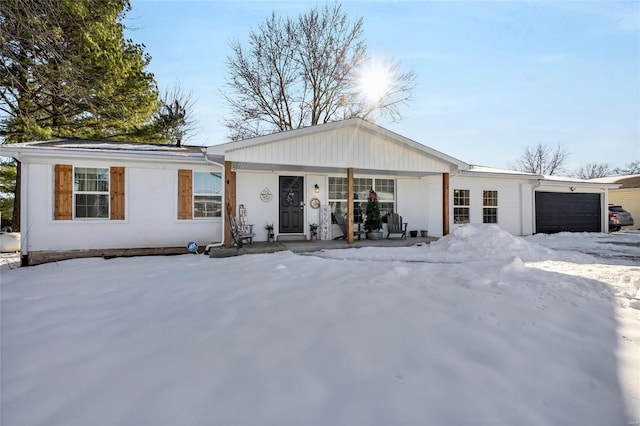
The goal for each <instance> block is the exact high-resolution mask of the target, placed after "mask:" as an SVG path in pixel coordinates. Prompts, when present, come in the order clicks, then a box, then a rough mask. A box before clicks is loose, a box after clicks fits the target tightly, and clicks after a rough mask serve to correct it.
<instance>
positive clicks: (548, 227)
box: [536, 192, 601, 234]
mask: <svg viewBox="0 0 640 426" xmlns="http://www.w3.org/2000/svg"><path fill="white" fill-rule="evenodd" d="M600 212H601V209H600V194H574V193H562V192H536V232H543V233H547V234H550V233H553V232H562V231H568V232H601V226H600V225H601V220H600Z"/></svg>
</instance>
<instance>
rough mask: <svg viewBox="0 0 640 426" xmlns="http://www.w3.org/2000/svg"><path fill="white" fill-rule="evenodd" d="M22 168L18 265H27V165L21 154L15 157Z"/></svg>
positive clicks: (28, 226)
mask: <svg viewBox="0 0 640 426" xmlns="http://www.w3.org/2000/svg"><path fill="white" fill-rule="evenodd" d="M15 159H16V160H17V161H19V162H20V167H21V168H22V170H21V173H20V266H29V228H30V225H29V205H28V204H27V199H28V196H29V177H28V176H29V165H28V164H27V163H25V162H24V161H22V155H20V153H18V155H17V157H15Z"/></svg>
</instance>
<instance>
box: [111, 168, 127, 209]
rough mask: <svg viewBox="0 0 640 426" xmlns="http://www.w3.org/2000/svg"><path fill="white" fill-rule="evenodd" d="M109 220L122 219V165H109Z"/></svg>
mask: <svg viewBox="0 0 640 426" xmlns="http://www.w3.org/2000/svg"><path fill="white" fill-rule="evenodd" d="M109 179H110V180H111V182H110V186H111V190H110V194H109V198H110V200H111V220H124V167H111V169H110V176H109Z"/></svg>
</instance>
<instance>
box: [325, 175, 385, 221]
mask: <svg viewBox="0 0 640 426" xmlns="http://www.w3.org/2000/svg"><path fill="white" fill-rule="evenodd" d="M395 187H396V181H395V180H394V179H378V178H354V179H353V221H354V222H356V223H358V222H364V218H363V217H362V215H363V213H364V212H365V211H366V204H367V200H368V198H369V191H370V190H371V189H373V190H374V191H376V193H377V194H378V202H379V204H380V214H381V215H382V216H384V215H386V214H387V213H390V212H393V211H394V206H395ZM329 205H330V206H331V213H332V214H333V215H338V214H339V215H345V214H346V213H347V178H345V177H329ZM334 223H335V220H334Z"/></svg>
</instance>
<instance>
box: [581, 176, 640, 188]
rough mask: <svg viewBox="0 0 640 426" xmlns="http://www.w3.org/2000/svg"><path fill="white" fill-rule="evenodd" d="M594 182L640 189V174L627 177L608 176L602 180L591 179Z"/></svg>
mask: <svg viewBox="0 0 640 426" xmlns="http://www.w3.org/2000/svg"><path fill="white" fill-rule="evenodd" d="M590 181H592V182H599V183H619V184H620V185H622V186H621V187H620V188H621V189H625V188H640V174H637V175H626V176H607V177H602V178H595V179H590Z"/></svg>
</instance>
